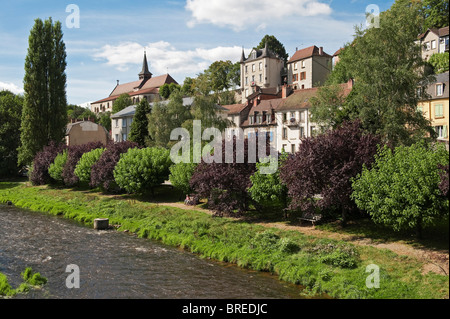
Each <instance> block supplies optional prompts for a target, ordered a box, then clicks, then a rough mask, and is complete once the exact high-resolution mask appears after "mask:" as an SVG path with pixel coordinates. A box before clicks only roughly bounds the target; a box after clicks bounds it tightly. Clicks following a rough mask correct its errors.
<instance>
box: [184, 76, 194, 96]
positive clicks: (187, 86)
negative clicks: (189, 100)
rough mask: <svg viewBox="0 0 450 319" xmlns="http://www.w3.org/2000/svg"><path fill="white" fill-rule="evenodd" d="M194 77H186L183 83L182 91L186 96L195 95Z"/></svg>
mask: <svg viewBox="0 0 450 319" xmlns="http://www.w3.org/2000/svg"><path fill="white" fill-rule="evenodd" d="M193 85H194V79H193V78H191V77H186V78H185V79H184V82H183V85H182V86H181V92H182V93H183V95H185V96H193V95H194V87H193Z"/></svg>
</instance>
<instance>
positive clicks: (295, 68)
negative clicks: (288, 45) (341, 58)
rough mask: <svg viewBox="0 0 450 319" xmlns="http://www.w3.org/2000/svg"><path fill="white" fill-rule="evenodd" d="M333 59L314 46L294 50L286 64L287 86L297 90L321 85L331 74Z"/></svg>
mask: <svg viewBox="0 0 450 319" xmlns="http://www.w3.org/2000/svg"><path fill="white" fill-rule="evenodd" d="M332 59H333V57H332V56H331V55H329V54H327V53H325V52H324V51H323V47H320V48H318V47H316V46H315V45H313V46H310V47H308V48H304V49H301V50H296V52H295V53H294V55H293V56H292V57H291V58H290V59H289V62H288V63H287V72H288V73H287V78H288V84H289V85H291V86H292V87H293V89H294V90H297V89H310V88H312V87H316V86H320V85H323V84H324V83H325V81H326V79H327V77H328V75H329V74H330V73H331V69H332Z"/></svg>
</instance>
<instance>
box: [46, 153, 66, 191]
mask: <svg viewBox="0 0 450 319" xmlns="http://www.w3.org/2000/svg"><path fill="white" fill-rule="evenodd" d="M66 162H67V150H64V151H63V152H62V153H59V154H58V155H56V157H55V160H54V162H53V163H52V164H50V166H49V168H48V174H49V175H50V177H51V178H52V179H53V180H55V181H57V182H60V183H62V182H63V177H62V172H63V170H64V166H65V165H66Z"/></svg>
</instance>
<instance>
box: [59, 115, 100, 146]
mask: <svg viewBox="0 0 450 319" xmlns="http://www.w3.org/2000/svg"><path fill="white" fill-rule="evenodd" d="M108 141H109V133H108V131H106V129H105V128H104V127H103V126H101V125H99V124H96V123H94V122H92V121H86V120H84V121H79V122H73V123H70V124H68V125H67V129H66V144H67V145H68V146H73V145H83V144H87V143H90V142H102V143H103V145H106V144H107V143H108Z"/></svg>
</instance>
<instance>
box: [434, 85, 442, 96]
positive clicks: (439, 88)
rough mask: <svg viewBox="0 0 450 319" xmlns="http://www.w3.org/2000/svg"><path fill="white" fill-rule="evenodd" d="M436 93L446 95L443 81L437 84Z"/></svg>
mask: <svg viewBox="0 0 450 319" xmlns="http://www.w3.org/2000/svg"><path fill="white" fill-rule="evenodd" d="M436 95H437V96H442V95H444V84H443V83H438V84H436Z"/></svg>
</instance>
